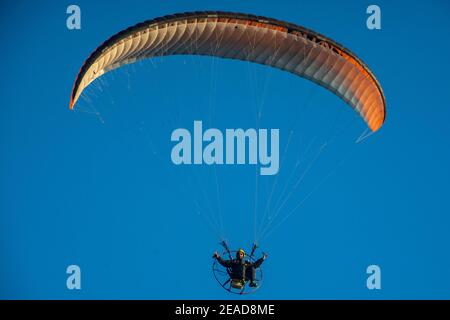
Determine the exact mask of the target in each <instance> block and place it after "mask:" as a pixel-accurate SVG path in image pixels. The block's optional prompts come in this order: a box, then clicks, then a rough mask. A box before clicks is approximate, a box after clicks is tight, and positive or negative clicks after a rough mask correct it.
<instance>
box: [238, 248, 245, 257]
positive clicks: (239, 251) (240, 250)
mask: <svg viewBox="0 0 450 320" xmlns="http://www.w3.org/2000/svg"><path fill="white" fill-rule="evenodd" d="M241 252H242V253H243V254H244V256H245V251H244V249H242V248H240V249H239V250H238V251H236V256H237V257H239V254H240V253H241Z"/></svg>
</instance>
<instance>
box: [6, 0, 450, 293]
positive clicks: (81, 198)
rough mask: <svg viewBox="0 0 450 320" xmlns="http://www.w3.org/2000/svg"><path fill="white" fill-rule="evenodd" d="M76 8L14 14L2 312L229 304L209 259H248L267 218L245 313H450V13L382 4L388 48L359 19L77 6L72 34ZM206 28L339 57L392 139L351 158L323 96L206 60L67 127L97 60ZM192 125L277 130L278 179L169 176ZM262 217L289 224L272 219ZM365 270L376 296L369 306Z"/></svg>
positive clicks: (335, 14)
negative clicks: (220, 25)
mask: <svg viewBox="0 0 450 320" xmlns="http://www.w3.org/2000/svg"><path fill="white" fill-rule="evenodd" d="M374 3H375V2H374ZM69 4H72V3H68V2H63V1H60V2H58V3H56V2H54V1H40V2H39V3H37V2H36V3H32V2H25V1H18V2H10V3H2V4H1V10H0V16H1V19H0V26H1V27H0V37H1V39H2V42H3V43H4V45H3V46H2V51H1V57H2V61H3V63H2V77H0V88H1V92H2V100H1V108H0V112H1V116H0V121H1V125H0V130H1V131H0V139H1V143H0V148H1V158H0V177H1V179H0V182H1V185H0V219H1V220H0V228H1V229H0V246H1V249H0V252H1V263H0V297H1V298H25V299H35V298H37V299H46V298H58V299H79V298H82V299H95V298H102V299H103V298H113V299H228V298H236V297H235V296H230V295H229V294H228V293H227V292H225V291H223V290H222V289H221V288H220V287H219V286H218V284H217V283H216V282H215V280H214V278H213V275H212V273H211V264H212V259H211V255H212V252H213V251H214V250H217V249H220V246H219V245H218V241H219V240H220V238H219V236H220V235H222V236H224V237H225V238H226V239H228V241H229V243H230V245H231V246H232V247H233V248H236V247H245V248H249V247H250V246H251V243H252V241H253V240H254V228H255V222H254V221H255V216H256V221H257V224H256V226H259V225H262V229H264V228H265V227H267V228H268V229H267V230H268V231H269V233H268V234H267V237H262V238H261V239H260V245H261V248H262V250H264V251H266V252H267V253H268V254H269V259H268V260H267V261H266V262H265V263H264V264H263V270H264V276H265V278H264V283H263V285H262V287H261V289H260V290H259V291H258V292H257V293H255V294H254V295H252V296H249V297H250V298H252V299H317V298H319V299H380V298H381V299H418V298H422V299H432V298H438V299H443V298H446V299H448V298H450V296H449V290H450V275H449V274H448V270H450V257H449V253H448V252H449V250H448V244H449V241H450V235H449V230H450V217H449V212H450V205H449V202H448V195H449V187H448V182H449V181H450V171H449V163H450V153H449V150H450V148H449V147H450V143H449V141H448V131H447V130H448V120H449V119H450V110H449V105H448V101H449V100H450V94H449V90H448V88H449V80H448V76H447V75H448V73H449V71H450V70H449V68H450V67H449V64H448V62H447V58H448V57H449V56H450V47H449V45H448V44H447V43H446V42H445V41H444V40H445V39H447V38H448V35H449V31H450V23H449V21H448V14H447V13H448V10H449V9H450V8H449V6H448V3H447V2H446V1H408V2H406V1H405V2H402V1H396V2H395V3H393V2H392V1H389V2H388V1H377V2H376V4H378V5H379V6H380V7H381V10H382V30H379V31H370V30H368V29H367V28H366V25H365V21H366V18H367V15H366V14H365V10H366V8H367V6H368V5H369V4H372V3H369V2H366V1H346V2H345V3H342V2H341V1H275V2H274V1H258V2H255V1H133V0H128V1H114V2H113V3H111V2H106V1H95V2H94V1H77V2H76V4H77V5H79V6H80V8H81V13H82V22H81V23H82V29H81V30H77V31H70V30H68V29H67V28H66V24H65V20H66V17H67V15H66V8H67V6H68V5H69ZM196 10H197V11H201V10H222V11H235V12H243V13H252V14H256V15H264V16H268V17H273V18H277V19H280V20H285V21H289V22H293V23H296V24H299V25H302V26H305V27H307V28H310V29H313V30H315V31H318V32H320V33H322V34H325V35H327V36H329V37H330V38H332V39H335V40H336V41H337V42H339V43H342V44H343V45H345V46H346V47H348V48H350V49H351V50H352V51H353V52H355V53H356V54H357V55H358V56H359V57H361V58H362V60H363V61H365V62H366V63H367V64H368V65H369V66H370V67H371V69H372V70H373V72H374V73H375V75H376V76H377V78H378V79H379V81H380V83H381V85H382V87H383V89H384V92H385V95H386V100H387V120H386V123H385V125H384V126H383V127H382V129H381V130H380V131H379V132H377V133H376V134H374V135H372V136H370V137H369V138H367V139H366V140H365V141H364V142H363V143H359V144H355V143H354V142H355V140H356V139H357V138H358V136H359V135H360V134H361V133H362V132H363V131H364V130H365V125H364V123H363V122H362V120H360V119H359V118H358V117H357V116H356V115H355V114H354V112H353V111H352V110H351V109H350V108H349V107H347V106H346V105H345V104H344V103H343V102H342V101H340V100H339V99H338V98H337V97H335V96H334V95H332V94H331V93H329V92H327V91H326V90H324V89H322V88H320V87H318V86H316V85H314V84H312V83H310V82H308V81H306V80H304V79H301V78H298V77H295V76H293V75H291V74H287V73H284V72H281V71H279V70H272V69H270V68H265V67H263V66H259V65H251V64H248V63H245V62H238V61H226V60H220V59H214V58H205V57H202V58H200V57H165V58H157V59H154V61H151V62H150V61H146V62H143V63H138V64H135V65H132V66H128V67H125V68H122V69H120V70H117V71H114V72H112V73H110V74H107V75H105V76H104V77H103V80H102V81H99V82H96V83H94V84H93V85H92V86H91V87H90V89H88V92H87V94H86V99H82V100H80V103H79V105H78V107H79V109H78V111H75V112H71V111H70V110H69V108H68V103H69V96H70V92H71V89H72V85H73V82H74V80H75V76H76V74H77V72H78V70H79V68H80V66H81V64H82V62H83V61H84V59H85V58H86V57H87V56H88V54H89V53H90V52H91V51H92V50H93V49H94V48H96V47H97V46H98V45H99V44H100V43H101V42H103V41H104V40H106V39H107V38H108V37H109V36H111V35H112V34H114V33H116V32H118V31H120V30H122V29H124V28H126V27H128V26H131V25H134V24H136V23H137V22H140V21H144V20H147V19H150V18H153V17H158V16H162V15H166V14H172V13H178V12H184V11H196ZM257 110H262V111H261V118H260V119H259V120H258V121H257V120H256V114H257ZM96 113H98V114H96ZM194 120H202V121H203V123H204V126H205V127H214V128H219V129H221V130H224V129H225V128H238V127H243V128H255V127H260V128H279V129H280V157H281V167H280V172H279V174H278V175H277V176H271V177H268V176H267V177H263V176H257V175H256V174H255V172H256V170H255V169H256V168H255V167H254V166H250V165H247V166H220V167H208V166H182V167H177V166H174V165H173V164H172V163H171V161H170V150H171V148H172V146H173V143H171V142H170V134H171V132H172V131H173V130H174V129H176V128H189V129H191V128H192V125H193V121H194ZM290 135H292V138H291V139H289V136H290ZM326 141H328V142H329V144H328V146H327V147H326V149H325V150H323V152H321V151H320V150H321V146H322V144H323V143H324V142H326ZM316 155H317V156H316ZM298 163H299V164H298ZM296 165H297V166H296ZM302 177H303V178H302ZM297 182H299V183H298V184H296V183H297ZM296 185H297V187H295V186H296ZM272 190H273V192H272ZM269 199H270V200H269ZM266 207H267V208H268V212H269V214H268V215H269V216H273V217H274V219H279V220H274V222H273V223H272V224H269V223H268V221H267V220H263V219H262V218H263V217H264V216H265V208H266ZM275 215H276V217H275ZM285 217H288V219H287V220H285V222H284V223H282V224H280V225H279V226H278V227H276V226H277V221H283V218H285ZM208 219H211V220H213V219H216V221H217V223H212V227H211V225H210V224H208V223H207V222H206V221H207V220H208ZM220 226H222V228H219V227H220ZM220 231H222V232H220ZM71 264H76V265H79V266H80V267H81V270H82V289H81V290H78V291H77V290H73V291H70V290H68V289H67V288H66V278H67V274H66V273H65V270H66V267H67V266H68V265H71ZM371 264H376V265H379V266H380V267H381V272H382V289H381V290H379V291H369V290H368V289H367V288H366V278H367V274H366V273H365V270H366V267H367V266H368V265H371ZM249 297H245V298H249Z"/></svg>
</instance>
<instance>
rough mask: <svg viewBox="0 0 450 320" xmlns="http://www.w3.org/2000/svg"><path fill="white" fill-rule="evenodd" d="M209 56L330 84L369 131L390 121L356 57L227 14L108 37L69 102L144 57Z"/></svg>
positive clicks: (307, 36) (174, 18)
mask: <svg viewBox="0 0 450 320" xmlns="http://www.w3.org/2000/svg"><path fill="white" fill-rule="evenodd" d="M166 55H208V56H215V57H221V58H227V59H237V60H245V61H250V62H255V63H259V64H263V65H267V66H271V67H274V68H277V69H281V70H285V71H288V72H291V73H293V74H295V75H298V76H300V77H303V78H305V79H308V80H311V81H313V82H315V83H317V84H318V85H321V86H323V87H325V88H326V89H328V90H330V91H331V92H333V93H334V94H335V95H336V96H338V97H340V98H341V99H342V100H344V101H345V102H346V103H347V104H348V105H350V106H351V107H352V108H353V109H354V110H355V111H356V112H357V113H358V114H359V115H360V116H361V117H362V118H363V119H364V121H365V122H366V123H367V125H368V126H369V128H370V129H371V130H372V131H376V130H378V129H379V128H380V127H381V126H382V124H383V122H384V120H385V117H386V110H385V109H386V105H385V98H384V94H383V90H382V88H381V86H380V84H379V82H378V80H377V79H376V78H375V76H374V75H373V73H372V71H371V70H370V69H369V67H368V66H367V65H366V64H365V63H363V62H362V61H361V60H360V59H359V58H358V57H357V56H356V55H355V54H354V53H352V52H351V51H350V50H348V49H346V48H345V47H343V46H342V45H340V44H338V43H337V42H335V41H333V40H331V39H330V38H327V37H325V36H323V35H321V34H319V33H317V32H314V31H312V30H309V29H306V28H304V27H300V26H298V25H295V24H292V23H288V22H283V21H278V20H275V19H271V18H265V17H259V16H254V15H248V14H241V13H230V12H216V11H214V12H211V11H206V12H192V13H181V14H175V15H170V16H165V17H162V18H156V19H153V20H148V21H145V22H142V23H139V24H137V25H135V26H132V27H130V28H128V29H125V30H123V31H121V32H119V33H117V34H116V35H114V36H112V37H111V38H109V39H108V40H106V41H105V42H104V43H103V44H102V45H100V46H99V47H98V48H97V49H96V50H95V51H94V52H93V53H92V54H91V55H90V56H89V58H88V59H87V60H86V61H85V63H84V64H83V66H82V67H81V69H80V72H79V73H78V76H77V78H76V80H75V83H74V86H73V90H72V94H71V97H70V108H71V109H72V108H73V107H74V105H75V103H76V102H77V100H78V99H79V97H80V95H81V94H82V92H83V90H84V89H85V88H86V87H87V86H88V85H89V84H90V83H91V82H92V81H94V80H95V79H97V78H98V77H101V76H102V75H103V74H105V73H106V72H108V71H111V70H113V69H116V68H119V67H121V66H123V65H126V64H130V63H133V62H136V61H140V60H142V59H146V58H152V57H155V56H166Z"/></svg>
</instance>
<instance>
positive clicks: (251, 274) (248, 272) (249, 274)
mask: <svg viewBox="0 0 450 320" xmlns="http://www.w3.org/2000/svg"><path fill="white" fill-rule="evenodd" d="M255 278H256V269H255V267H253V266H251V267H248V268H247V269H245V279H246V280H250V285H251V284H252V283H255Z"/></svg>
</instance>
